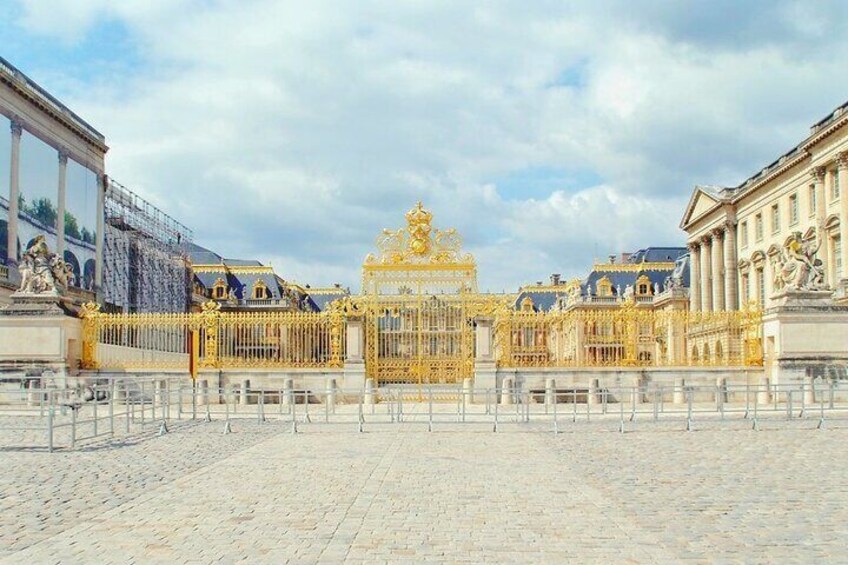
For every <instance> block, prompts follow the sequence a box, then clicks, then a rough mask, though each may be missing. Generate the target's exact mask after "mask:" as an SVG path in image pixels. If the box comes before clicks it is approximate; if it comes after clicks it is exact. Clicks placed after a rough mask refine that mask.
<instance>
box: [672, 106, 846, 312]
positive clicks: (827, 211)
mask: <svg viewBox="0 0 848 565" xmlns="http://www.w3.org/2000/svg"><path fill="white" fill-rule="evenodd" d="M847 124H848V103H846V104H843V105H842V106H840V107H838V108H836V109H835V110H834V111H833V112H831V113H830V114H828V115H827V116H825V117H824V118H823V119H821V120H819V121H818V122H816V123H815V124H813V125H812V127H811V128H810V133H809V135H808V136H807V137H806V138H805V139H804V140H803V141H801V142H800V143H799V144H798V145H796V146H795V147H793V148H792V149H791V150H789V151H788V152H786V153H785V154H783V155H781V156H780V157H779V158H778V159H777V160H775V161H774V162H772V163H771V164H769V165H767V166H765V167H764V168H763V169H762V170H760V171H759V172H758V173H756V174H755V175H753V176H751V177H750V178H748V179H747V180H745V181H744V182H743V183H741V184H740V185H738V186H735V187H718V186H698V187H696V188H695V190H694V192H693V194H692V197H691V199H690V201H689V205H688V206H687V208H686V211H685V214H684V216H683V220H682V222H681V224H680V227H681V228H682V229H683V230H684V231H685V232H686V234H687V244H688V246H689V250H690V254H691V257H692V267H691V271H692V274H691V277H692V283H691V308H692V310H695V311H722V310H736V309H738V308H739V307H740V306H742V305H744V304H745V303H747V302H748V301H751V300H754V301H756V302H758V303H760V304H761V305H762V306H764V307H769V306H771V305H772V302H773V301H772V295H773V294H774V293H775V292H776V291H777V290H779V289H780V287H781V283H780V281H779V280H776V277H777V275H778V273H779V270H780V269H779V267H780V266H781V265H782V264H783V261H784V259H785V257H784V253H785V252H784V247H785V246H786V244H787V242H788V241H790V240H792V239H793V238H795V236H796V234H797V235H798V236H799V239H801V240H803V241H806V242H811V245H813V246H815V247H818V254H817V257H818V260H820V261H821V268H822V270H823V278H824V283H825V284H826V285H827V286H829V287H830V288H832V289H834V290H835V293H834V296H835V298H836V299H837V300H838V301H841V302H846V301H848V271H846V265H848V246H846V245H845V242H846V240H848V196H846V195H845V194H844V192H845V191H846V190H848V127H845V126H846V125H847Z"/></svg>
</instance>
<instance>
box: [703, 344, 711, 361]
mask: <svg viewBox="0 0 848 565" xmlns="http://www.w3.org/2000/svg"><path fill="white" fill-rule="evenodd" d="M703 357H704V358H703V362H704V364H705V365H707V364H709V363H710V361H712V358H711V357H710V344H709V343H705V344H704V355H703Z"/></svg>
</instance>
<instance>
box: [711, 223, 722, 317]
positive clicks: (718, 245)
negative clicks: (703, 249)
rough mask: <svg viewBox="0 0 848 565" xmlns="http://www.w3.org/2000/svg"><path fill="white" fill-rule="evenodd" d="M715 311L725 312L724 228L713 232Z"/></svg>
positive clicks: (712, 269) (712, 268)
mask: <svg viewBox="0 0 848 565" xmlns="http://www.w3.org/2000/svg"><path fill="white" fill-rule="evenodd" d="M712 259H713V261H712V266H711V271H712V274H713V310H715V311H716V312H719V311H721V310H724V277H725V273H724V228H723V227H722V228H716V229H714V230H713V245H712Z"/></svg>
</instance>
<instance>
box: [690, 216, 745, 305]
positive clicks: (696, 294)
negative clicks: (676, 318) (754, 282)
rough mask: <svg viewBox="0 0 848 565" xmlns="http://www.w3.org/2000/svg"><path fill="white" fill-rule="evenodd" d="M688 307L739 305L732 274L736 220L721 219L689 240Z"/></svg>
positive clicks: (734, 276)
mask: <svg viewBox="0 0 848 565" xmlns="http://www.w3.org/2000/svg"><path fill="white" fill-rule="evenodd" d="M689 258H690V263H689V266H690V268H689V273H690V279H691V280H690V283H689V286H690V304H691V309H692V310H699V311H703V312H718V311H723V310H737V309H738V308H739V291H738V282H737V276H736V271H737V267H736V263H737V256H736V224H734V223H731V222H725V223H724V224H723V225H722V226H720V227H718V228H715V229H713V230H712V231H711V232H710V233H708V234H706V235H704V236H702V237H701V238H700V239H699V240H698V241H696V242H692V243H690V244H689Z"/></svg>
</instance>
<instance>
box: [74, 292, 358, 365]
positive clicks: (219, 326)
mask: <svg viewBox="0 0 848 565" xmlns="http://www.w3.org/2000/svg"><path fill="white" fill-rule="evenodd" d="M81 315H82V318H83V351H82V366H83V368H85V369H154V368H155V369H190V370H192V371H196V370H197V369H198V368H222V369H226V368H251V367H257V368H328V367H340V366H341V365H342V359H343V358H344V346H345V344H344V340H343V339H342V333H343V332H342V330H343V325H344V319H343V317H342V315H341V313H339V312H337V311H330V312H221V310H220V307H219V306H218V305H217V304H215V303H214V302H213V303H207V304H205V305H204V306H203V310H202V311H201V312H199V313H186V314H104V313H101V312H99V309H98V307H97V306H96V305H94V304H87V305H85V306H84V307H83V311H82V314H81Z"/></svg>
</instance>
